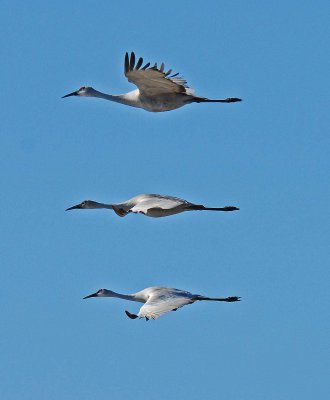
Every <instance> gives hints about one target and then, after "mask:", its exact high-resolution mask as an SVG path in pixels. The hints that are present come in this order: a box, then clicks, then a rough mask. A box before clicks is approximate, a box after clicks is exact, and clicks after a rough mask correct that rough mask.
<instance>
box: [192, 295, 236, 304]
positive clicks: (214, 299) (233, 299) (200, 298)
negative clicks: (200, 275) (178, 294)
mask: <svg viewBox="0 0 330 400" xmlns="http://www.w3.org/2000/svg"><path fill="white" fill-rule="evenodd" d="M196 300H209V301H226V302H227V303H233V302H235V301H241V297H238V296H230V297H204V296H199V297H198V298H197V299H196Z"/></svg>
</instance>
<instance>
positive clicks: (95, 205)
mask: <svg viewBox="0 0 330 400" xmlns="http://www.w3.org/2000/svg"><path fill="white" fill-rule="evenodd" d="M90 208H102V207H101V205H100V203H97V202H96V201H93V200H84V201H83V202H82V203H80V204H77V205H75V206H72V207H69V208H67V209H66V210H65V211H70V210H80V209H81V210H84V209H90Z"/></svg>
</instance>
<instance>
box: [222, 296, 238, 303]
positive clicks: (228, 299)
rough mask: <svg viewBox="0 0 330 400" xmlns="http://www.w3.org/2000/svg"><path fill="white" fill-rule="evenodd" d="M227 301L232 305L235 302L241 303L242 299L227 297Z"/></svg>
mask: <svg viewBox="0 0 330 400" xmlns="http://www.w3.org/2000/svg"><path fill="white" fill-rule="evenodd" d="M226 301H228V303H232V302H234V301H241V297H238V296H231V297H227V298H226Z"/></svg>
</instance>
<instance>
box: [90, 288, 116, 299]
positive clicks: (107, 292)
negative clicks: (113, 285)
mask: <svg viewBox="0 0 330 400" xmlns="http://www.w3.org/2000/svg"><path fill="white" fill-rule="evenodd" d="M112 293H113V292H111V290H108V289H99V290H98V291H97V292H95V293H92V294H90V295H88V296H85V297H84V298H83V299H89V298H90V297H112Z"/></svg>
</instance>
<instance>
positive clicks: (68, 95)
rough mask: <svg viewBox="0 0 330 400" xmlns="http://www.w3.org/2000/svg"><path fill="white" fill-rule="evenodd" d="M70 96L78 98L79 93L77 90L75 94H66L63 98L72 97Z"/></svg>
mask: <svg viewBox="0 0 330 400" xmlns="http://www.w3.org/2000/svg"><path fill="white" fill-rule="evenodd" d="M70 96H78V91H77V90H76V91H75V92H72V93H69V94H66V95H65V96H62V97H61V98H62V99H64V98H65V97H70Z"/></svg>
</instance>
